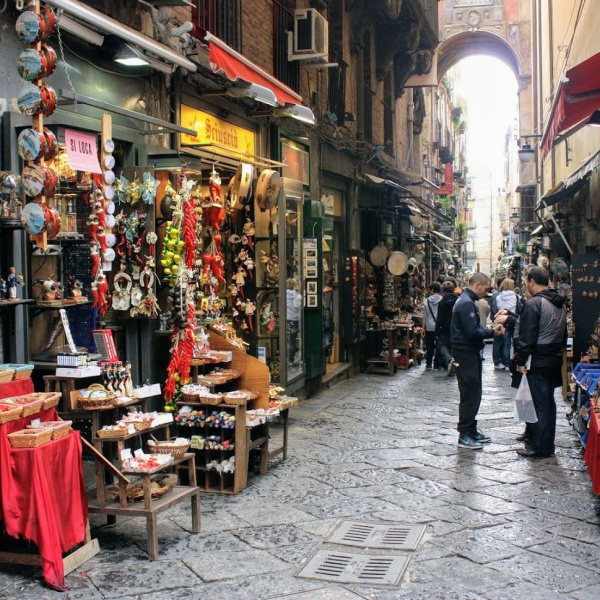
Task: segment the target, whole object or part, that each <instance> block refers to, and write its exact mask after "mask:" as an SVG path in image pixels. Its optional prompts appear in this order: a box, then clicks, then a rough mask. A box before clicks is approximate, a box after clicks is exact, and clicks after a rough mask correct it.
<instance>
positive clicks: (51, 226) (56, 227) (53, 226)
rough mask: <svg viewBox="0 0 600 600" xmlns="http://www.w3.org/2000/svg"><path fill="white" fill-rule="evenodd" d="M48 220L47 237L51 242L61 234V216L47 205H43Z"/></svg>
mask: <svg viewBox="0 0 600 600" xmlns="http://www.w3.org/2000/svg"><path fill="white" fill-rule="evenodd" d="M43 209H44V214H45V220H46V236H47V238H48V239H49V240H53V239H55V238H56V237H57V236H58V234H59V233H60V215H59V214H58V211H57V210H56V209H54V208H52V207H50V206H48V205H47V204H44V205H43Z"/></svg>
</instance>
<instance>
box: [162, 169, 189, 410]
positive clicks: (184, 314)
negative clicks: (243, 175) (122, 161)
mask: <svg viewBox="0 0 600 600" xmlns="http://www.w3.org/2000/svg"><path fill="white" fill-rule="evenodd" d="M177 183H178V197H179V201H178V203H177V205H176V207H175V209H174V211H173V226H175V225H176V224H179V226H180V228H181V237H182V239H183V241H184V242H185V245H184V247H183V249H182V257H181V258H182V260H181V262H182V263H183V265H184V266H185V268H181V269H179V272H178V274H177V282H176V284H175V286H174V287H173V288H172V289H171V290H170V291H169V299H170V302H171V311H172V318H173V333H172V334H171V359H170V361H169V366H168V367H167V380H166V382H165V391H164V396H165V400H166V401H167V407H168V408H170V409H173V408H174V401H175V397H176V396H177V394H178V392H179V388H180V387H181V386H182V385H184V384H186V383H188V381H189V378H190V369H191V361H192V358H193V357H194V354H195V352H196V340H195V331H196V314H195V304H194V291H193V289H192V288H193V286H192V285H191V284H189V281H188V280H189V277H190V274H191V273H192V269H193V267H194V259H195V246H196V224H197V223H196V207H195V202H194V199H193V198H192V195H191V192H190V183H191V182H188V180H187V177H186V175H185V168H182V170H181V175H180V176H179V179H178V182H177Z"/></svg>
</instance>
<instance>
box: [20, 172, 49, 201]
mask: <svg viewBox="0 0 600 600" xmlns="http://www.w3.org/2000/svg"><path fill="white" fill-rule="evenodd" d="M21 181H22V183H23V189H24V190H25V193H26V194H27V195H28V196H31V197H32V198H35V197H36V196H39V195H40V194H41V193H42V192H43V191H44V185H45V182H46V174H45V172H44V170H43V168H42V167H40V166H39V165H27V166H26V167H23V172H22V173H21Z"/></svg>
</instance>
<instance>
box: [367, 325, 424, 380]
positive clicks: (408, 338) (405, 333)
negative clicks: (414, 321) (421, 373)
mask: <svg viewBox="0 0 600 600" xmlns="http://www.w3.org/2000/svg"><path fill="white" fill-rule="evenodd" d="M381 331H385V334H386V338H387V349H388V355H387V357H378V358H367V359H366V363H367V369H366V370H367V372H369V371H370V370H372V369H374V368H387V371H388V375H390V377H391V376H392V375H394V373H396V370H397V369H408V368H410V367H412V366H413V364H415V363H416V362H418V357H417V355H416V353H417V352H418V350H417V349H416V348H415V346H414V342H413V326H412V325H411V324H408V323H407V324H402V325H396V327H395V328H393V329H392V328H389V329H385V330H383V329H367V332H369V333H370V332H381ZM396 349H397V350H399V351H400V353H399V354H398V355H395V354H394V350H396ZM401 355H402V356H404V357H405V359H404V361H402V363H400V362H399V361H398V357H399V356H401Z"/></svg>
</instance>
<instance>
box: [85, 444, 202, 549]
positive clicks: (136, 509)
mask: <svg viewBox="0 0 600 600" xmlns="http://www.w3.org/2000/svg"><path fill="white" fill-rule="evenodd" d="M182 463H187V472H188V478H189V485H187V486H175V487H174V488H173V489H172V490H169V491H168V492H167V493H166V494H165V495H164V496H161V497H160V498H156V499H153V498H152V495H151V489H150V486H151V484H152V479H151V477H152V475H154V474H156V473H160V472H162V471H164V470H165V469H168V468H170V467H177V466H178V465H181V464H182ZM106 468H107V465H106V463H105V462H103V461H102V460H101V459H98V457H97V461H96V484H97V488H96V494H95V495H91V496H90V497H89V510H90V512H91V513H100V514H104V515H110V516H128V517H145V518H146V533H147V537H148V557H149V558H150V560H157V559H158V528H157V518H158V515H159V514H160V513H161V512H163V511H165V510H167V509H168V508H171V506H174V505H175V504H178V503H179V502H182V501H184V500H187V499H191V501H192V531H193V532H194V533H199V531H200V489H199V488H198V487H197V486H196V464H195V461H194V455H193V454H192V453H188V454H184V455H183V457H181V458H177V459H174V460H173V461H171V462H170V463H167V464H165V465H161V466H160V467H157V468H156V469H153V470H152V471H150V472H148V473H138V472H135V473H133V472H127V471H122V472H120V476H118V475H117V473H114V474H115V475H117V478H118V479H119V495H120V499H119V501H115V502H106V495H105V487H104V480H105V469H106ZM109 469H110V467H109ZM113 472H114V471H113ZM128 475H135V476H138V477H142V481H143V488H144V500H143V501H140V502H131V501H128V500H127V497H126V487H127V484H128V483H130V481H129V479H128V478H127V476H128Z"/></svg>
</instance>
